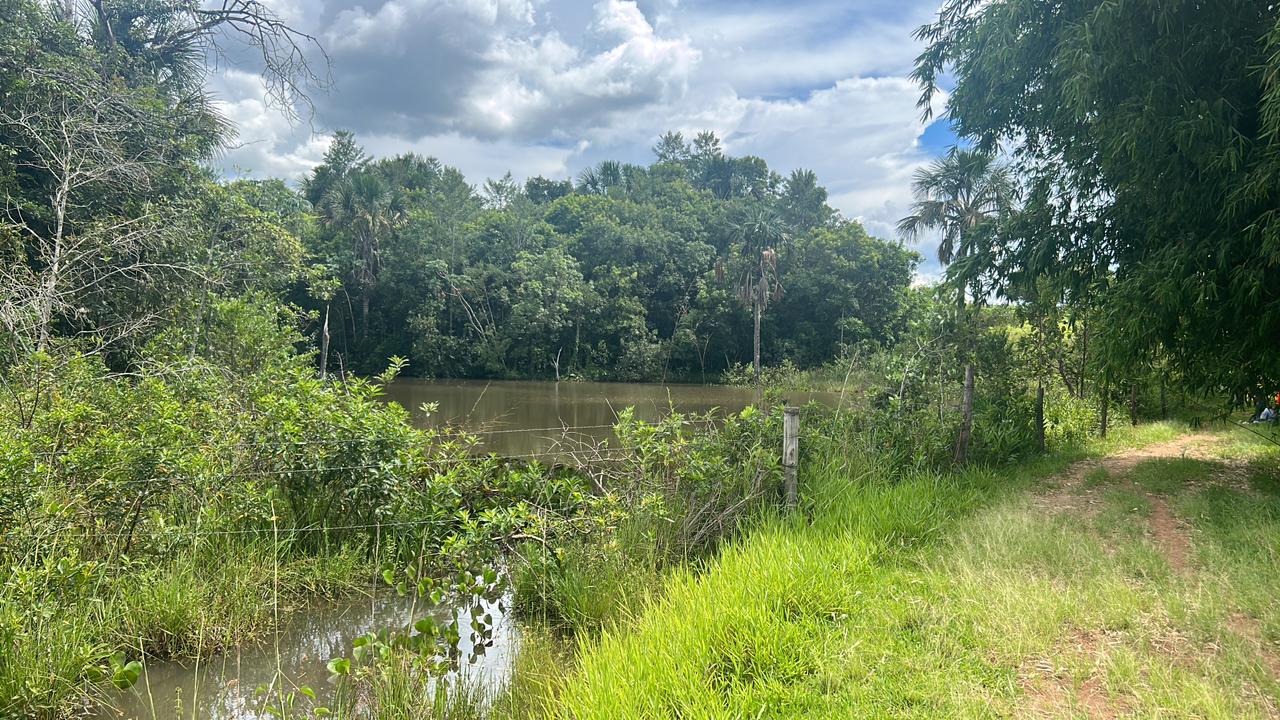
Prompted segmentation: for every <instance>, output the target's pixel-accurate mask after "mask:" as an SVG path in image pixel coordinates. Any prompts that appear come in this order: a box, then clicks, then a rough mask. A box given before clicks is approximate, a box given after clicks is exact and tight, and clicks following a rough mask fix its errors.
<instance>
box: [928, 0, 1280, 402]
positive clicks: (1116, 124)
mask: <svg viewBox="0 0 1280 720" xmlns="http://www.w3.org/2000/svg"><path fill="white" fill-rule="evenodd" d="M1278 21H1280V6H1276V5H1275V4H1268V3H1264V2H1255V1H1253V0H1207V1H1205V2H1196V3H1176V2H1172V3H1171V2H1160V1H1159V0H1135V1H1133V2H1120V3H1109V2H1098V1H1097V0H1068V1H1067V2H1055V3H1045V2H1040V1H1039V0H996V1H995V2H980V1H979V0H948V2H946V3H944V4H943V6H942V8H941V9H940V11H939V14H938V17H937V20H936V21H935V22H932V23H930V24H927V25H925V26H923V27H922V28H920V30H919V31H918V33H917V35H918V37H919V38H921V39H922V40H923V41H924V42H925V44H926V47H925V50H924V52H923V53H922V54H921V55H920V57H919V58H918V60H917V65H916V70H915V77H916V79H917V80H919V82H920V83H921V85H922V87H923V94H922V97H921V104H922V107H926V108H928V107H929V104H930V103H932V102H933V101H934V100H935V99H936V95H937V93H938V80H939V78H941V77H942V75H943V74H950V75H953V76H954V78H955V80H956V86H955V88H954V90H953V91H952V92H950V93H949V94H948V97H947V103H946V111H947V114H948V116H949V117H950V118H951V120H952V121H953V123H954V125H955V128H956V130H957V132H958V133H959V134H960V135H961V136H964V137H967V138H971V139H972V140H973V141H974V142H975V143H977V144H978V145H979V146H981V147H984V148H995V147H997V146H1000V147H1005V148H1008V149H1010V150H1011V151H1012V155H1013V158H1014V160H1015V162H1016V163H1017V167H1018V172H1019V174H1020V175H1021V176H1022V177H1024V178H1025V180H1026V184H1027V186H1028V188H1029V190H1030V192H1029V193H1028V202H1027V207H1026V208H1025V210H1024V212H1026V213H1028V214H1029V215H1030V217H1031V218H1032V219H1033V220H1034V224H1033V226H1032V227H1030V228H1028V229H1027V231H1025V232H1021V233H1016V234H1008V235H1003V236H1002V237H1001V238H1000V247H999V251H1000V252H1001V253H1004V254H1007V255H1008V256H1010V258H1011V259H1012V261H1011V262H1008V263H1006V264H1005V267H1006V268H1008V272H1005V273H1001V274H1000V277H999V279H1000V280H1002V281H1004V282H1011V281H1012V278H1011V277H1010V275H1011V273H1013V272H1021V273H1028V274H1032V275H1037V274H1042V275H1050V276H1054V277H1056V278H1057V280H1056V282H1057V283H1058V284H1060V285H1061V286H1063V287H1064V288H1065V289H1066V292H1067V301H1068V302H1070V303H1072V304H1075V303H1078V302H1083V301H1085V300H1086V299H1088V300H1089V301H1090V302H1091V303H1092V304H1093V305H1094V306H1095V307H1096V308H1098V311H1099V313H1100V314H1101V315H1102V316H1105V317H1107V318H1110V321H1109V322H1107V323H1102V324H1100V327H1099V328H1098V330H1099V333H1098V337H1097V338H1096V341H1095V342H1093V343H1092V345H1093V346H1095V347H1097V348H1098V349H1099V350H1104V351H1105V353H1106V356H1105V358H1103V363H1104V365H1105V366H1106V367H1110V368H1113V369H1116V370H1120V369H1122V368H1127V367H1133V366H1136V365H1138V364H1143V363H1149V362H1151V361H1152V360H1153V358H1156V357H1160V356H1162V355H1167V356H1168V357H1169V358H1170V359H1171V361H1172V362H1174V363H1175V364H1176V365H1177V369H1178V370H1180V371H1181V373H1182V375H1183V377H1184V378H1186V379H1187V380H1188V381H1190V382H1192V383H1194V384H1195V385H1196V386H1199V387H1200V388H1202V389H1205V390H1209V391H1215V390H1217V391H1228V392H1231V393H1234V394H1237V395H1240V396H1244V395H1247V394H1249V393H1250V392H1251V391H1252V389H1253V388H1256V387H1258V386H1259V385H1262V386H1266V387H1275V386H1276V384H1277V383H1280V354H1277V353H1276V352H1275V338H1276V337H1278V336H1280V284H1277V283H1276V282H1274V279H1273V278H1274V275H1275V273H1276V268H1277V263H1276V259H1275V258H1276V248H1277V247H1278V246H1280V213H1277V212H1276V210H1275V208H1276V207H1277V203H1278V202H1280V187H1278V186H1277V184H1276V183H1275V177H1276V174H1277V171H1278V170H1280V82H1278V79H1280V72H1278V71H1280V54H1277V49H1280V29H1278V28H1280V25H1278V24H1277V23H1278ZM927 112H928V110H926V113H927ZM1103 333H1105V335H1103Z"/></svg>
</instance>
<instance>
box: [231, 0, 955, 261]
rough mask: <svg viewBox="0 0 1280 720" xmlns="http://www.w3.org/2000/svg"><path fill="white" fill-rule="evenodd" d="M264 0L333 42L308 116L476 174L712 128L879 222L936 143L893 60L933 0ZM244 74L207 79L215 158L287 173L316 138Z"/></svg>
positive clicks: (894, 215) (900, 203) (580, 159)
mask: <svg viewBox="0 0 1280 720" xmlns="http://www.w3.org/2000/svg"><path fill="white" fill-rule="evenodd" d="M271 1H272V2H273V4H275V5H278V6H279V8H280V11H281V12H282V13H286V14H287V15H288V16H289V17H293V18H300V20H299V22H305V23H307V28H306V29H308V30H310V31H312V32H314V33H315V34H316V35H317V36H318V37H320V38H322V39H323V42H324V44H325V47H326V49H327V50H328V52H329V53H330V56H331V58H332V61H333V75H334V87H333V89H332V91H331V92H329V93H328V94H325V95H320V96H319V97H317V98H316V100H317V102H316V107H317V115H316V122H317V125H318V126H319V127H320V128H321V129H327V128H344V129H351V130H354V131H355V132H356V134H357V137H358V139H359V140H360V141H361V142H362V143H363V144H364V145H365V146H366V148H367V149H368V150H369V151H370V152H371V153H373V154H378V155H381V154H392V153H396V152H406V151H414V152H420V153H423V154H429V155H433V156H436V157H438V158H440V159H441V160H442V161H444V162H446V163H449V164H452V165H456V166H457V167H459V168H460V169H462V170H463V172H465V173H466V174H467V176H468V177H469V178H470V179H471V180H472V181H473V182H476V183H479V182H482V181H483V180H484V179H485V178H486V177H495V176H500V175H501V174H502V173H504V172H505V171H506V170H508V169H509V170H512V171H514V172H515V173H516V174H517V175H518V176H521V177H527V176H530V175H535V174H541V175H546V176H549V177H567V176H570V175H572V174H573V173H575V172H576V171H578V170H580V169H581V168H582V167H585V166H587V165H590V164H593V163H595V162H598V161H599V160H601V159H605V158H618V159H623V160H629V161H632V162H646V161H648V160H650V159H651V157H650V155H649V151H648V148H649V147H650V146H651V145H652V144H653V142H654V140H655V139H656V137H657V135H658V134H660V133H661V132H663V131H665V130H668V129H677V130H685V131H687V132H695V131H698V130H702V129H712V130H715V131H717V132H718V133H719V134H720V135H721V136H722V138H724V140H725V145H726V147H727V148H728V149H729V150H730V152H733V153H735V154H748V153H749V154H755V155H760V156H762V157H764V158H766V159H767V160H768V161H769V162H770V164H771V165H772V166H773V167H775V168H776V169H778V170H779V171H781V172H784V173H785V172H787V171H789V170H791V169H794V168H797V167H804V168H809V169H813V170H815V171H816V172H817V173H818V175H819V177H820V179H821V180H822V181H823V183H824V184H825V185H826V186H827V187H828V189H829V191H830V193H831V201H832V204H833V205H834V206H835V207H836V208H837V209H839V210H840V211H841V212H842V213H843V214H845V215H846V216H848V217H856V218H859V219H861V220H862V221H863V222H864V224H866V225H867V227H868V229H869V230H871V231H872V232H874V233H876V234H879V235H881V236H885V237H889V236H892V235H893V226H894V224H895V223H896V221H897V219H898V217H900V216H901V215H902V214H903V213H905V212H906V209H907V207H908V205H909V203H910V178H911V173H912V172H913V171H914V170H915V168H917V167H919V166H920V165H921V164H923V163H925V162H928V161H929V160H930V159H931V154H932V153H933V152H936V148H932V149H930V148H925V147H923V146H922V145H921V143H920V137H921V135H922V133H923V132H924V126H923V125H922V122H921V120H920V115H919V112H918V110H917V109H916V107H915V101H916V98H917V96H918V89H917V88H916V87H915V86H914V85H913V84H912V83H911V82H910V81H909V80H908V79H907V77H906V76H907V74H908V73H909V71H910V68H911V64H912V61H913V58H914V57H915V55H916V54H917V53H918V52H919V46H918V44H917V43H915V42H914V41H913V40H912V39H911V35H910V33H911V30H912V29H913V28H914V27H916V26H917V25H919V24H920V23H921V22H924V21H925V20H927V19H928V17H929V15H930V14H932V13H933V12H934V11H936V3H935V0H866V1H865V2H858V3H849V2H843V1H837V0H808V1H807V2H805V1H802V2H791V3H785V4H783V3H774V4H768V3H759V2H745V1H744V2H739V1H737V0H732V1H730V0H705V1H704V2H700V3H691V2H679V1H678V0H641V1H640V2H636V1H635V0H598V1H597V2H594V3H585V2H582V0H271ZM357 3H359V4H357ZM364 3H367V4H364ZM254 80H255V78H253V77H252V76H251V75H248V74H246V73H244V72H240V71H230V72H228V73H226V74H225V75H224V77H222V78H221V80H220V82H219V83H218V86H217V87H216V88H215V89H216V90H217V91H218V93H219V95H220V96H222V97H223V98H224V105H223V109H224V112H225V113H226V114H227V115H228V117H230V118H231V119H232V120H233V121H235V122H236V123H237V124H239V125H240V128H241V131H240V135H241V138H242V142H243V144H242V145H241V146H239V147H237V148H235V149H233V150H231V151H229V152H228V153H227V156H226V158H224V160H223V163H222V164H223V165H224V167H228V168H231V167H240V168H243V169H247V170H250V171H252V172H253V173H256V174H259V175H281V176H285V177H293V176H296V175H297V174H298V173H301V172H304V171H305V170H306V169H308V168H309V167H311V166H313V165H314V164H315V163H316V162H318V161H319V159H320V156H321V155H322V154H323V151H324V148H325V147H326V145H327V139H326V138H325V137H324V135H323V133H321V134H319V135H313V134H312V132H311V128H310V127H305V126H304V127H297V126H291V125H289V123H287V122H286V121H285V120H284V119H283V118H282V117H280V116H279V115H278V114H275V113H273V112H272V111H271V110H270V109H269V108H268V107H267V106H266V104H265V98H264V96H263V93H262V90H261V86H260V83H255V82H253V81H254ZM921 249H922V250H924V251H925V252H926V253H929V252H931V248H929V247H927V246H926V247H922V248H921Z"/></svg>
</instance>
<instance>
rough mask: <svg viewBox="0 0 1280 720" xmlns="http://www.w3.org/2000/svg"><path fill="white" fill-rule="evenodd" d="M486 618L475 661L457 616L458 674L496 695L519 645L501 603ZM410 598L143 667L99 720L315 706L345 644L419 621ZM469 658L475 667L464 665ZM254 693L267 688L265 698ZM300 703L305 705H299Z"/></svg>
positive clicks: (328, 606) (206, 716)
mask: <svg viewBox="0 0 1280 720" xmlns="http://www.w3.org/2000/svg"><path fill="white" fill-rule="evenodd" d="M481 607H482V608H483V610H484V612H487V613H489V614H490V615H492V616H493V634H492V640H493V643H492V645H491V646H489V647H487V648H483V650H482V653H483V654H477V653H476V652H475V650H476V648H475V647H474V644H473V642H472V640H471V634H470V632H469V630H470V628H471V624H470V622H471V619H470V614H469V608H468V607H467V606H461V607H459V608H458V609H457V612H458V620H459V631H460V634H461V639H460V641H459V645H458V650H459V652H460V656H461V657H462V658H463V660H462V662H463V667H462V670H461V672H463V673H465V674H466V675H467V678H468V681H469V682H472V683H475V684H477V685H480V686H482V687H486V688H490V689H497V688H500V687H501V686H502V684H503V682H505V679H506V676H507V674H508V672H509V670H510V667H511V662H512V660H513V659H514V655H515V652H516V646H517V645H518V643H519V631H518V629H517V627H516V624H515V622H514V620H513V619H512V618H511V616H510V614H509V612H507V610H508V608H509V607H510V604H509V602H508V601H505V600H504V601H499V602H497V603H492V604H491V603H487V602H482V603H481ZM451 612H452V608H447V607H441V608H437V609H436V610H435V611H434V612H432V613H431V614H432V616H434V617H435V619H436V620H437V621H438V622H446V621H448V620H450V619H451ZM424 614H425V613H424V611H423V610H422V607H421V605H419V606H418V607H417V610H416V612H415V608H414V605H413V600H412V598H408V597H406V598H402V597H399V596H397V595H395V594H390V593H385V592H384V593H381V594H378V595H373V596H369V597H351V598H345V599H342V600H337V601H325V602H319V601H317V602H313V603H311V604H310V605H308V606H307V607H305V608H303V609H302V610H299V611H295V612H293V613H291V614H290V616H289V617H288V619H286V620H284V621H283V622H282V623H281V627H280V629H279V631H278V632H276V633H275V634H274V635H273V636H272V637H270V638H269V639H268V640H267V641H266V642H264V643H261V644H258V645H254V646H250V647H242V648H236V649H233V650H230V651H229V652H227V653H225V654H222V655H218V656H215V657H212V658H207V659H205V660H204V661H203V662H201V663H196V662H194V661H192V662H178V661H156V660H153V661H150V662H148V663H147V664H146V668H145V670H144V672H143V674H142V677H140V678H139V679H138V682H137V684H136V685H134V687H132V688H130V689H129V690H124V691H112V692H116V693H117V695H116V698H115V703H114V704H115V707H114V708H112V709H110V710H108V711H106V712H104V713H103V714H102V715H101V717H103V718H137V719H139V720H170V719H178V718H181V719H182V720H188V719H190V720H196V719H199V720H267V718H275V717H276V716H275V715H272V714H271V712H270V707H271V705H273V704H278V703H277V702H276V701H277V698H278V694H277V693H276V690H277V688H283V689H284V691H285V692H288V691H291V690H296V689H298V688H301V687H304V686H306V687H309V688H311V689H312V690H313V691H314V692H315V693H316V696H317V699H318V700H319V702H320V704H322V705H323V704H324V703H325V702H327V701H328V700H329V699H331V698H332V696H333V692H334V689H335V685H334V683H333V682H332V681H331V679H330V674H329V670H328V668H327V664H328V661H329V660H330V659H331V658H335V657H341V656H345V657H350V655H351V647H352V642H353V641H354V640H355V639H356V638H357V637H358V636H360V635H363V634H365V633H366V632H371V631H372V632H377V631H379V630H384V629H394V628H402V627H406V626H408V625H409V624H411V622H410V618H415V619H416V618H420V617H422V616H423V615H424ZM473 655H474V656H475V658H474V662H471V663H468V658H471V657H472V656H473ZM260 688H270V689H271V690H270V691H269V692H267V693H262V692H260ZM299 700H300V701H301V702H305V699H302V698H299Z"/></svg>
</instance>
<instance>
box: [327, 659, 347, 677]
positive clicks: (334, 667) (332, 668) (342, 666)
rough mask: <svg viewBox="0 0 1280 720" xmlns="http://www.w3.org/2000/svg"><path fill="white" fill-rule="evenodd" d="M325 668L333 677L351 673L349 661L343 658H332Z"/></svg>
mask: <svg viewBox="0 0 1280 720" xmlns="http://www.w3.org/2000/svg"><path fill="white" fill-rule="evenodd" d="M326 667H328V668H329V672H331V673H333V674H334V675H349V674H350V673H351V661H350V660H348V659H346V658H344V657H337V658H333V659H332V660H330V661H329V664H328V665H327V666H326Z"/></svg>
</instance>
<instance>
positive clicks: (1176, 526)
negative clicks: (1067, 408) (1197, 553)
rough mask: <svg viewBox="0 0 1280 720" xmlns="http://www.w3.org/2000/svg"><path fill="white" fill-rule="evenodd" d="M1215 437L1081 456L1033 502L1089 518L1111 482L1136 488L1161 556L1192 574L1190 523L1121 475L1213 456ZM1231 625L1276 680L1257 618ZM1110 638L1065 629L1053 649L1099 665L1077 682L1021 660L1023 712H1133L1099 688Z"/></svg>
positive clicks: (1049, 666) (1049, 661) (1279, 673)
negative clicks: (1100, 477)
mask: <svg viewBox="0 0 1280 720" xmlns="http://www.w3.org/2000/svg"><path fill="white" fill-rule="evenodd" d="M1217 441H1218V439H1217V438H1215V437H1214V436H1212V435H1207V434H1194V435H1186V436H1183V437H1179V438H1177V439H1175V440H1171V441H1169V442H1164V443H1157V444H1155V445H1148V446H1146V447H1142V448H1135V449H1130V450H1124V451H1121V452H1118V453H1115V454H1112V455H1108V456H1106V457H1103V458H1099V459H1091V460H1083V461H1080V462H1078V463H1075V464H1074V465H1072V466H1070V467H1069V468H1067V469H1066V470H1065V471H1063V472H1062V473H1061V474H1059V475H1058V476H1057V477H1055V478H1053V479H1052V480H1050V482H1049V485H1050V486H1051V488H1052V489H1050V490H1048V491H1047V492H1043V493H1040V494H1038V495H1037V496H1036V497H1035V498H1034V499H1033V502H1034V504H1035V505H1036V506H1037V507H1039V508H1042V509H1044V510H1045V511H1046V512H1052V513H1073V514H1078V515H1082V516H1086V517H1087V516H1091V515H1093V514H1094V513H1095V512H1096V511H1097V510H1098V509H1099V508H1100V507H1101V506H1102V502H1103V500H1102V490H1103V489H1104V488H1106V487H1108V486H1110V487H1115V484H1114V483H1115V482H1117V481H1118V482H1119V483H1121V486H1122V487H1127V488H1129V489H1132V490H1135V491H1136V492H1138V493H1139V494H1141V495H1142V496H1144V497H1145V498H1146V499H1147V500H1148V501H1149V502H1150V504H1151V514H1150V516H1149V518H1148V527H1147V531H1148V536H1149V537H1150V538H1151V541H1152V544H1153V545H1154V546H1155V547H1156V548H1157V549H1158V550H1159V551H1160V552H1161V553H1162V554H1163V555H1164V556H1165V558H1166V560H1167V561H1168V563H1169V567H1170V568H1171V569H1172V571H1173V572H1174V573H1176V574H1177V575H1180V576H1183V577H1190V576H1191V575H1192V574H1193V573H1194V568H1193V564H1192V559H1193V557H1194V546H1193V540H1192V534H1191V529H1190V527H1188V526H1187V524H1186V523H1184V522H1182V521H1181V520H1180V519H1179V518H1178V517H1177V516H1176V515H1174V513H1173V511H1172V510H1171V508H1170V507H1169V503H1168V501H1167V500H1166V499H1165V498H1163V497H1161V496H1160V495H1156V494H1153V493H1150V492H1146V491H1145V490H1143V489H1141V488H1139V487H1137V486H1136V485H1135V484H1133V483H1132V482H1131V481H1130V480H1129V479H1128V478H1127V477H1126V476H1127V475H1128V474H1129V473H1130V472H1131V471H1132V470H1133V469H1134V468H1136V467H1137V466H1138V465H1139V464H1140V463H1142V462H1144V461H1146V460H1152V459H1159V458H1168V459H1176V458H1195V459H1214V460H1217V458H1214V457H1213V456H1212V455H1211V454H1209V453H1208V452H1207V451H1206V450H1207V448H1208V447H1210V446H1212V445H1213V444H1215V443H1216V442H1217ZM1098 470H1102V471H1104V472H1105V473H1106V476H1107V478H1106V480H1107V482H1098V483H1096V484H1091V483H1090V478H1091V476H1093V475H1094V473H1096V472H1097V471H1098ZM1229 629H1230V630H1231V631H1232V632H1234V633H1236V634H1238V635H1240V636H1242V637H1244V638H1246V639H1247V640H1249V641H1250V642H1252V643H1255V644H1256V645H1257V646H1258V647H1259V649H1260V650H1261V654H1262V656H1263V658H1264V663H1265V664H1266V666H1267V668H1268V669H1269V670H1271V671H1272V673H1273V674H1274V675H1275V676H1276V677H1280V659H1278V658H1277V657H1276V656H1275V655H1274V654H1272V653H1268V652H1267V651H1266V649H1265V646H1264V645H1263V644H1262V643H1261V637H1260V631H1259V628H1258V623H1257V621H1256V620H1254V619H1253V618H1249V617H1247V616H1244V615H1241V614H1237V615H1235V616H1233V618H1232V620H1231V622H1230V623H1229ZM1184 640H1185V639H1184ZM1108 641H1111V642H1118V639H1116V638H1107V637H1106V636H1105V635H1099V634H1097V633H1094V632H1087V631H1081V630H1079V629H1069V630H1068V632H1067V634H1066V636H1065V637H1064V638H1063V640H1062V642H1061V643H1060V648H1059V650H1058V651H1057V654H1062V653H1072V654H1076V655H1080V654H1083V655H1085V656H1087V657H1093V658H1096V659H1097V660H1098V665H1099V667H1097V668H1095V671H1094V672H1093V673H1092V674H1091V675H1090V676H1089V677H1088V678H1087V679H1086V680H1084V681H1083V682H1080V683H1077V682H1075V681H1073V680H1072V679H1071V678H1070V677H1069V676H1067V675H1066V674H1064V673H1063V672H1061V671H1060V670H1059V669H1058V668H1056V667H1055V665H1056V663H1055V662H1054V658H1053V657H1047V658H1030V659H1028V660H1027V661H1026V662H1024V663H1023V665H1022V667H1020V668H1019V673H1018V674H1019V680H1020V684H1021V685H1022V687H1023V691H1024V693H1025V702H1026V705H1025V706H1024V707H1023V713H1022V715H1024V716H1026V717H1042V718H1057V717H1068V716H1070V717H1082V716H1083V717H1087V718H1100V719H1107V718H1117V717H1123V716H1126V715H1128V714H1130V713H1131V708H1130V707H1129V703H1128V702H1127V701H1126V699H1125V698H1124V697H1117V696H1111V695H1109V694H1108V693H1107V692H1106V691H1105V689H1104V680H1105V676H1106V671H1105V669H1103V667H1101V665H1102V662H1101V661H1102V659H1103V658H1104V657H1105V655H1106V652H1105V647H1104V646H1105V645H1106V644H1107V643H1108ZM1175 644H1178V643H1175ZM1187 650H1190V648H1176V647H1175V648H1170V651H1171V656H1176V655H1179V654H1181V653H1182V652H1184V651H1187Z"/></svg>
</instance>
